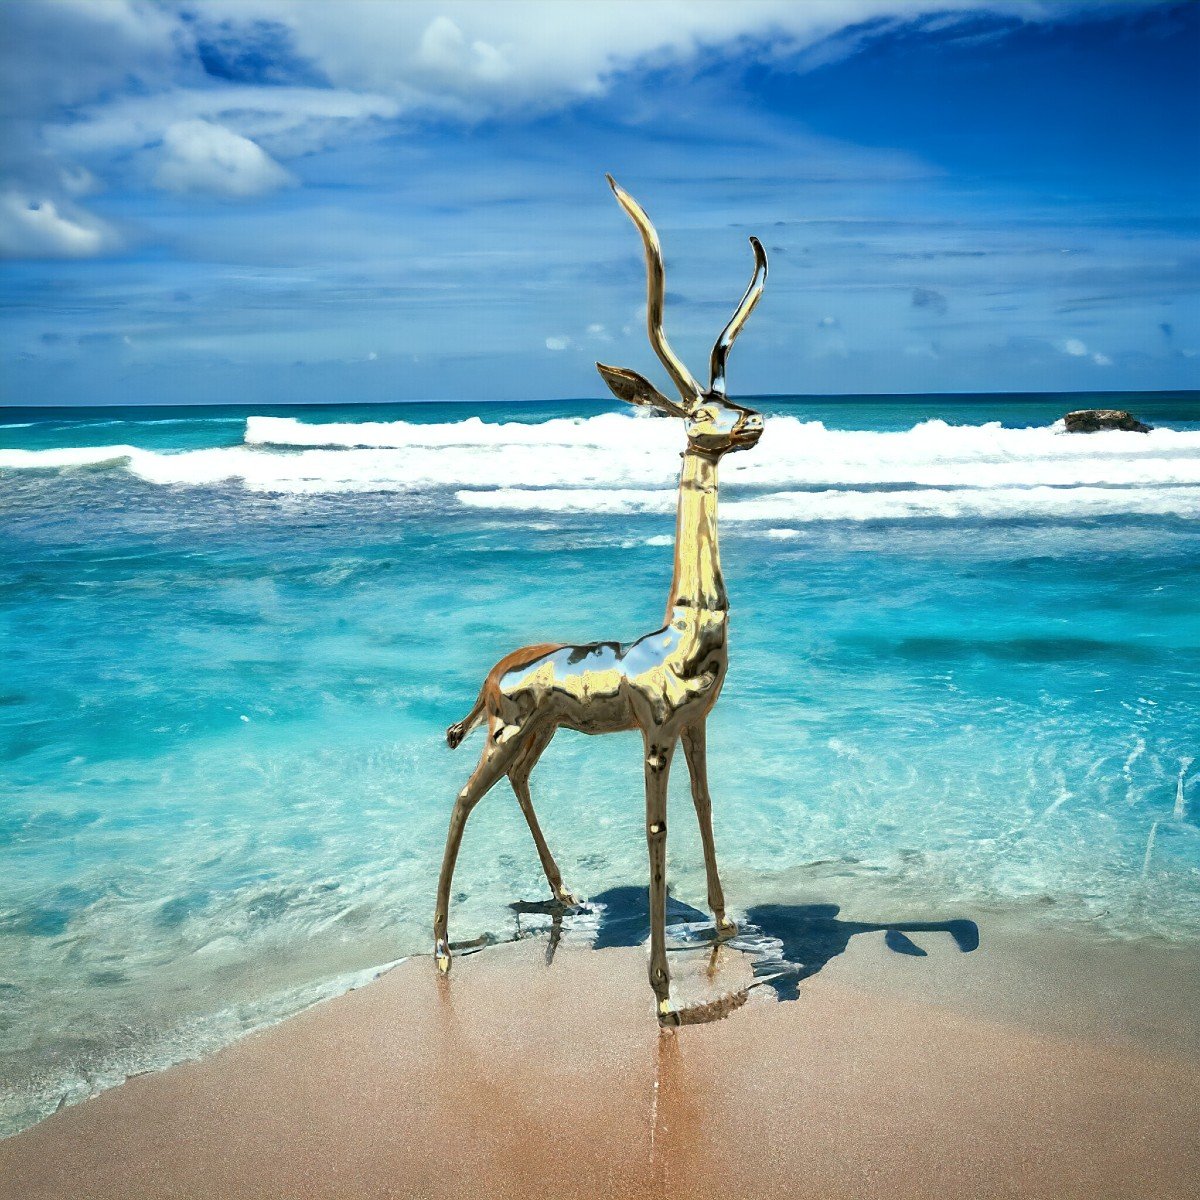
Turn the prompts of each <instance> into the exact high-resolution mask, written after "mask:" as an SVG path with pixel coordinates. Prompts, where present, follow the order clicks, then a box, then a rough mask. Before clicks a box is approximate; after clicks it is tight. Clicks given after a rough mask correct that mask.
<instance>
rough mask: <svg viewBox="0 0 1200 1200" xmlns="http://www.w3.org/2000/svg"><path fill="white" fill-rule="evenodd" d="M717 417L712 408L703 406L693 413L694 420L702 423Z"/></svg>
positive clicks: (705, 423)
mask: <svg viewBox="0 0 1200 1200" xmlns="http://www.w3.org/2000/svg"><path fill="white" fill-rule="evenodd" d="M716 419H717V414H716V413H715V412H713V410H712V409H711V408H702V409H699V410H698V411H697V412H694V413H692V420H693V421H697V422H699V423H700V424H702V425H707V424H708V422H709V421H715V420H716Z"/></svg>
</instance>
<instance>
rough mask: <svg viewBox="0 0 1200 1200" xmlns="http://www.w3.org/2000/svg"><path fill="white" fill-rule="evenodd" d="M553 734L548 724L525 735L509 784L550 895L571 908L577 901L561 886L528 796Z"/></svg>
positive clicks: (531, 801)
mask: <svg viewBox="0 0 1200 1200" xmlns="http://www.w3.org/2000/svg"><path fill="white" fill-rule="evenodd" d="M554 733H555V726H553V725H548V726H546V727H545V728H544V729H540V730H536V731H535V732H533V733H531V734H528V735H527V736H526V738H525V741H524V742H523V743H522V745H521V749H520V750H518V751H517V758H516V761H515V762H514V763H513V765H512V766H511V767H510V768H509V770H508V781H509V783H511V784H512V790H513V792H514V794H515V795H516V797H517V803H518V804H519V805H520V806H521V812H523V813H524V814H525V820H526V822H527V823H528V825H529V832H530V833H531V834H533V843H534V845H535V846H537V852H538V858H540V859H541V860H542V870H543V871H545V872H546V881H547V882H548V883H549V884H550V891H551V892H553V894H554V898H555V899H556V900H561V901H562V903H563V904H569V905H574V904H577V903H578V901H577V900H576V899H575V897H574V896H573V895H572V894H571V892H570V891H569V890H568V889H567V887H566V885H565V884H564V883H563V877H562V872H561V871H560V870H559V869H558V863H556V862H555V861H554V855H553V854H551V853H550V847H549V846H547V845H546V839H545V838H544V837H543V836H542V827H541V826H540V825H539V824H538V819H537V814H536V813H535V812H534V811H533V800H532V799H531V798H530V795H529V776H530V774H531V772H532V771H533V768H534V767H535V766H536V764H537V760H538V759H539V758H541V756H542V753H543V751H544V750H545V749H546V747H547V746H548V745H550V741H551V739H552V738H553V737H554Z"/></svg>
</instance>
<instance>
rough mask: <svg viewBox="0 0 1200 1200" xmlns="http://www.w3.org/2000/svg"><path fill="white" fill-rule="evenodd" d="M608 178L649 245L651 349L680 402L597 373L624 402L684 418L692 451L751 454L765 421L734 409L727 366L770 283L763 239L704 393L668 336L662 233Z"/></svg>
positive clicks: (635, 378)
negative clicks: (736, 341)
mask: <svg viewBox="0 0 1200 1200" xmlns="http://www.w3.org/2000/svg"><path fill="white" fill-rule="evenodd" d="M606 178H607V179H608V182H609V185H610V186H611V187H612V190H613V194H614V195H615V196H616V197H617V200H618V201H619V202H620V204H621V207H622V208H623V209H624V210H625V211H626V212H627V213H628V214H629V215H630V217H631V218H632V219H633V223H634V224H635V225H636V226H637V227H638V231H639V232H640V233H641V235H642V241H643V242H644V243H645V246H646V328H647V330H648V332H649V334H650V345H651V346H652V347H653V348H654V352H655V354H657V355H658V358H659V361H660V362H661V363H662V365H663V366H664V367H666V369H667V373H668V374H669V375H670V376H671V379H672V381H673V382H674V384H675V386H676V388H678V390H679V400H677V401H676V400H670V399H668V398H667V397H666V396H664V395H663V394H662V393H661V392H660V391H659V390H658V389H657V388H656V387H655V386H654V385H653V384H652V383H650V382H649V380H647V379H644V378H643V377H642V376H641V375H639V374H638V373H637V372H636V371H629V370H626V369H625V368H624V367H607V366H605V365H604V364H603V363H597V364H596V368H597V369H598V370H599V372H600V374H601V376H602V377H603V378H604V382H605V383H607V384H608V386H609V387H610V388H611V389H612V391H613V394H614V395H615V396H616V397H617V398H618V399H620V400H627V401H628V402H629V403H630V404H639V405H641V406H642V407H644V408H655V409H657V410H658V411H659V412H661V413H665V414H666V415H667V416H671V417H680V418H682V419H683V421H684V423H685V427H686V429H687V437H688V444H689V445H690V446H691V447H692V449H694V450H697V451H699V452H701V453H703V454H708V455H711V456H713V457H716V458H719V457H720V456H721V455H722V454H727V453H728V452H729V451H730V450H748V449H749V448H750V447H751V446H753V445H754V444H755V442H757V441H758V439H759V437H761V436H762V431H763V419H762V416H761V415H760V414H759V413H756V412H755V411H754V410H753V409H752V408H747V407H746V406H745V405H742V404H734V403H733V401H732V400H730V399H728V398H727V397H726V395H725V362H726V359H727V358H728V356H729V349H730V347H731V346H732V345H733V342H734V339H735V338H736V337H737V335H738V334H739V333H740V332H741V329H742V326H743V325H744V324H745V323H746V318H747V317H748V316H749V315H750V313H751V311H752V310H753V308H754V306H755V305H756V304H757V303H758V299H759V297H760V296H761V295H762V291H763V284H764V283H766V280H767V255H766V252H765V251H764V250H763V248H762V243H761V242H760V241H759V240H758V238H754V237H752V238H751V239H750V245H751V246H752V247H753V249H754V275H753V276H752V278H751V280H750V286H749V287H748V288H747V289H746V294H745V295H744V296H743V297H742V302H741V304H739V305H738V307H737V311H736V312H735V313H734V314H733V316H732V317H731V318H730V320H729V324H728V325H726V326H725V328H724V329H723V330H722V331H721V336H720V337H718V338H717V341H716V344H715V345H714V346H713V349H712V358H711V372H710V375H709V383H708V388H707V389H705V388H702V387H701V386H700V385H699V384H698V383H697V382H696V380H695V379H694V378H693V377H692V375H691V373H690V372H689V371H688V369H687V367H685V366H684V365H683V363H682V362H680V360H679V359H678V358H676V357H675V353H674V351H673V350H672V349H671V347H670V346H669V345H667V338H666V335H665V334H664V333H663V327H662V319H663V299H664V296H665V293H666V279H665V276H664V274H663V261H662V250H661V249H660V247H659V244H658V234H657V233H656V232H655V231H654V226H653V225H651V224H650V218H649V217H647V216H646V213H645V211H644V210H643V209H642V207H641V205H640V204H638V202H637V201H636V200H635V199H634V198H633V197H632V196H631V195H629V193H628V192H626V191H625V190H624V189H622V188H620V187H618V186H617V184H616V183H615V182H614V181H613V178H612V176H611V175H609V176H606Z"/></svg>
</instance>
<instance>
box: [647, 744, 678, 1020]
mask: <svg viewBox="0 0 1200 1200" xmlns="http://www.w3.org/2000/svg"><path fill="white" fill-rule="evenodd" d="M675 738H676V735H675V734H674V733H672V734H670V735H669V736H668V735H667V734H666V733H664V731H663V730H661V729H655V728H651V729H647V730H645V731H644V732H643V734H642V739H643V745H644V748H645V755H646V760H645V769H646V847H647V850H648V851H649V856H650V986H651V987H652V988H653V989H654V995H655V997H656V998H657V1000H658V1020H659V1024H661V1025H678V1024H679V1019H678V1016H677V1015H676V1013H675V1012H674V1010H673V1009H672V1008H671V973H670V971H669V970H668V968H667V930H666V925H667V779H668V777H669V776H670V773H671V758H672V756H673V755H674V753H675Z"/></svg>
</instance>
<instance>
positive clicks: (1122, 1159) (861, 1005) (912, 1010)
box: [0, 924, 1200, 1200]
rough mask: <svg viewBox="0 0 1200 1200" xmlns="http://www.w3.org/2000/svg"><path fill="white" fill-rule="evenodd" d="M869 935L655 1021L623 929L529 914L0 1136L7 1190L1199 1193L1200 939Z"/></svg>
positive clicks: (740, 977) (641, 962)
mask: <svg viewBox="0 0 1200 1200" xmlns="http://www.w3.org/2000/svg"><path fill="white" fill-rule="evenodd" d="M886 937H887V934H886V932H884V931H882V930H880V931H877V932H863V933H862V934H861V935H860V936H854V937H853V938H852V939H850V940H849V941H848V943H847V945H846V947H845V949H844V950H843V951H842V952H841V953H840V954H838V955H837V956H836V957H834V958H832V959H831V960H830V961H829V962H828V965H826V966H825V968H824V969H823V970H822V971H820V973H819V974H816V975H813V976H811V977H810V978H807V979H804V980H803V981H802V982H801V983H800V985H799V987H798V995H799V999H798V1000H797V1001H795V1002H790V1003H777V1002H775V1000H774V996H773V993H772V991H771V989H769V988H767V987H758V988H756V989H754V990H753V991H752V992H751V996H750V1000H749V1002H748V1003H747V1005H746V1006H745V1007H744V1008H743V1009H741V1010H740V1011H739V1012H737V1013H735V1014H734V1015H733V1016H732V1017H731V1018H729V1019H728V1020H725V1021H721V1022H718V1023H715V1024H711V1025H704V1026H697V1027H689V1028H686V1029H683V1030H680V1031H678V1032H670V1033H662V1034H660V1033H659V1031H658V1029H657V1027H656V1026H655V1024H654V1022H653V1018H652V1015H651V1007H650V1001H649V990H648V988H647V987H646V975H645V972H646V962H645V952H644V950H643V949H642V948H640V947H630V946H620V945H616V946H611V947H609V948H606V949H603V950H600V951H593V950H591V949H588V948H586V947H584V946H582V945H580V944H579V942H578V940H576V939H574V938H572V937H570V936H567V937H564V938H563V939H562V941H561V943H560V944H559V945H558V946H557V949H556V952H555V954H554V955H553V956H552V962H551V963H550V964H549V965H547V961H546V960H547V942H546V940H545V938H543V937H536V938H531V939H527V940H524V941H521V942H518V943H516V944H513V945H502V946H498V947H494V948H492V949H489V950H488V951H487V952H485V953H480V954H475V955H470V956H467V957H463V958H460V959H459V960H458V961H457V962H456V964H455V968H454V972H453V974H452V976H451V977H450V979H448V980H441V979H439V978H438V977H437V976H436V974H435V972H434V971H433V969H432V966H431V964H430V963H429V962H428V961H426V960H424V959H422V960H413V961H409V962H406V963H404V964H402V965H401V966H399V967H398V968H396V969H395V970H394V971H392V972H390V973H389V974H388V975H386V976H384V977H383V978H381V979H380V980H378V981H377V982H375V983H373V984H371V985H370V986H368V987H366V988H363V989H361V990H359V991H356V992H353V993H350V994H347V995H345V996H342V997H340V998H338V999H336V1000H332V1001H329V1002H327V1003H325V1004H321V1005H319V1006H317V1007H315V1008H312V1009H310V1010H308V1011H307V1012H305V1013H302V1014H300V1015H299V1016H296V1017H294V1018H292V1019H290V1020H288V1021H285V1022H283V1023H282V1024H280V1025H278V1026H276V1027H275V1028H273V1029H270V1030H267V1031H264V1032H262V1033H259V1034H255V1035H253V1036H251V1037H248V1038H246V1039H244V1040H243V1041H241V1042H239V1043H237V1044H235V1045H233V1046H231V1047H229V1048H228V1049H226V1050H224V1051H222V1052H221V1053H219V1054H217V1055H215V1056H213V1057H212V1058H210V1059H207V1060H204V1061H202V1062H197V1063H190V1064H186V1065H183V1066H179V1067H175V1068H172V1069H171V1070H169V1071H165V1072H162V1073H160V1074H156V1075H149V1076H143V1077H140V1078H137V1079H134V1080H131V1081H130V1082H128V1083H127V1084H125V1085H124V1086H122V1087H120V1088H116V1089H114V1090H112V1091H109V1092H106V1093H104V1094H102V1095H100V1096H99V1097H97V1098H96V1099H94V1100H91V1101H89V1102H87V1103H86V1104H83V1105H79V1106H77V1107H75V1108H71V1109H67V1110H64V1111H62V1112H60V1113H59V1114H57V1115H55V1116H54V1117H51V1118H50V1119H48V1120H46V1121H44V1122H42V1123H41V1124H40V1125H38V1126H36V1127H35V1128H33V1129H31V1130H28V1131H26V1132H25V1133H23V1134H21V1135H19V1136H17V1137H15V1138H12V1139H10V1140H9V1141H7V1142H4V1143H2V1144H0V1194H2V1195H3V1196H5V1197H6V1198H7V1197H10V1196H11V1197H13V1198H14V1200H15V1198H16V1197H31V1198H32V1197H49V1196H78V1197H117V1196H120V1197H137V1196H155V1197H157V1196H164V1197H165V1196H174V1197H180V1196H183V1197H191V1196H196V1197H199V1196H205V1197H213V1196H222V1197H267V1196H272V1197H285V1196H287V1197H291V1196H329V1197H334V1196H348V1195H365V1196H393V1197H442V1196H454V1197H459V1196H463V1197H465V1196H470V1197H521V1198H522V1200H527V1198H528V1197H529V1196H530V1195H537V1196H539V1197H548V1198H551V1200H553V1198H557V1197H602V1196H614V1197H651V1196H654V1197H717V1196H731V1195H746V1194H749V1193H752V1192H753V1193H756V1194H757V1193H765V1194H771V1195H775V1196H783V1197H792V1196H795V1197H810V1196H811V1197H823V1198H828V1197H857V1198H861V1197H870V1196H881V1197H882V1196H887V1197H926V1196H928V1197H934V1196H937V1197H959V1196H960V1197H979V1196H998V1195H1013V1196H1018V1195H1019V1196H1022V1197H1031V1196H1045V1197H1075V1196H1079V1197H1083V1196H1087V1197H1097V1196H1112V1197H1117V1196H1120V1197H1135V1196H1147V1197H1150V1196H1154V1197H1172V1196H1179V1197H1183V1196H1190V1195H1194V1194H1195V1191H1196V1184H1197V1181H1200V1150H1198V1149H1197V1146H1196V1144H1195V1140H1194V1138H1193V1137H1192V1136H1191V1133H1192V1131H1193V1130H1194V1128H1195V1124H1196V1121H1197V1118H1200V1089H1198V1088H1197V1083H1198V1082H1200V1055H1198V1054H1197V1052H1196V1044H1195V1040H1194V1037H1192V1036H1191V1033H1194V1012H1195V1008H1194V1005H1193V1004H1192V1000H1194V997H1195V979H1194V976H1192V975H1191V974H1190V971H1191V968H1192V967H1194V965H1195V959H1194V956H1189V955H1188V954H1186V953H1180V954H1178V955H1175V956H1174V957H1172V956H1171V955H1170V954H1168V955H1167V957H1166V959H1164V960H1163V961H1165V962H1167V963H1168V964H1169V965H1168V966H1167V967H1166V968H1165V970H1166V972H1167V975H1166V977H1164V973H1163V971H1164V968H1163V966H1162V963H1161V962H1160V963H1159V968H1158V971H1157V974H1156V975H1154V976H1147V979H1141V978H1139V977H1137V975H1136V974H1135V973H1134V972H1132V971H1131V970H1130V969H1129V963H1130V960H1129V958H1128V953H1127V951H1125V950H1122V948H1121V947H1119V946H1114V947H1111V952H1112V955H1113V958H1112V959H1111V961H1112V962H1113V963H1114V964H1116V965H1117V966H1118V968H1119V969H1118V970H1116V971H1115V972H1114V973H1112V974H1111V975H1109V974H1107V973H1106V969H1105V965H1104V963H1105V961H1107V960H1104V958H1103V956H1104V954H1105V953H1107V952H1108V951H1105V950H1097V951H1095V954H1092V957H1091V959H1089V960H1088V961H1086V962H1083V961H1081V962H1075V963H1069V962H1063V961H1061V960H1060V959H1059V958H1056V957H1055V955H1054V954H1044V956H1043V957H1042V958H1041V961H1040V965H1039V951H1044V950H1045V949H1046V947H1044V946H1043V947H1040V948H1039V947H1037V946H1033V947H1027V948H1026V949H1027V952H1026V953H1024V954H1022V953H1018V952H1017V949H1016V947H1017V945H1018V942H1017V941H1016V940H1015V939H1014V938H1012V937H1011V936H1008V935H1007V934H1006V933H1005V932H1004V931H1003V930H1001V931H1000V933H999V935H998V936H997V937H996V938H990V937H989V930H988V927H987V925H986V924H985V926H984V929H983V938H982V943H981V945H980V948H979V949H978V950H977V951H976V952H974V953H970V954H964V953H962V951H961V950H960V949H959V948H958V947H956V946H955V945H954V944H953V942H952V940H951V939H950V938H945V937H940V936H929V935H924V934H919V935H917V934H915V935H914V937H915V938H916V940H917V941H918V942H919V943H920V948H921V949H924V950H925V951H926V956H925V957H915V956H911V955H901V954H894V953H891V952H890V951H889V950H888V949H887V948H886V946H885V938H886ZM1051 945H1052V948H1053V944H1051ZM1089 953H1091V952H1089ZM1096 955H1099V956H1100V959H1099V960H1096ZM711 959H712V956H711V955H710V953H709V952H708V951H705V950H699V951H686V952H682V953H677V954H674V955H673V956H672V968H673V970H674V971H675V973H676V976H677V978H678V980H679V983H678V991H679V994H680V995H681V998H693V997H696V998H700V997H703V996H706V995H713V994H720V993H722V992H725V991H730V990H734V989H736V988H739V987H742V986H745V984H746V983H747V982H749V981H750V980H751V979H752V970H753V960H752V958H751V957H750V956H749V955H747V954H743V953H739V952H738V951H737V950H735V949H730V948H728V947H726V948H723V949H721V950H720V951H718V953H717V955H716V956H715V963H711ZM710 963H711V968H710ZM1170 964H1174V965H1170ZM1039 972H1040V974H1041V975H1042V976H1043V977H1044V978H1045V979H1046V981H1047V982H1046V986H1045V987H1043V988H1040V989H1039V988H1038V985H1037V977H1038V974H1039ZM1172 974H1174V975H1175V976H1177V977H1174V978H1172V977H1171V976H1172ZM1104 978H1110V979H1111V980H1112V981H1113V982H1112V989H1111V995H1100V996H1099V997H1098V999H1099V1005H1098V1008H1099V1010H1100V1011H1099V1013H1097V1012H1091V1013H1089V1014H1085V1016H1084V1017H1083V1019H1081V1020H1080V1021H1078V1022H1074V1023H1072V1022H1071V1021H1070V1014H1069V1013H1066V1012H1063V1011H1058V1013H1057V1016H1055V1015H1054V1014H1053V1013H1039V1014H1035V1013H1034V1007H1035V1006H1036V1005H1037V999H1036V997H1037V995H1038V994H1039V992H1040V994H1041V997H1042V999H1043V1004H1042V1007H1044V1008H1047V1009H1056V1010H1062V1009H1064V1007H1068V1006H1069V1001H1070V996H1071V995H1072V994H1073V989H1072V987H1071V986H1070V982H1069V981H1070V980H1072V979H1073V980H1074V981H1075V984H1076V987H1075V989H1074V991H1078V990H1080V989H1081V988H1083V989H1086V988H1088V987H1089V986H1091V990H1092V991H1095V990H1096V988H1095V986H1092V985H1093V982H1094V981H1095V980H1099V979H1104ZM1188 978H1191V979H1192V984H1191V985H1190V986H1191V989H1192V990H1191V992H1190V998H1189V995H1187V994H1183V995H1180V993H1187V988H1188V984H1187V979H1188ZM1010 979H1011V980H1012V981H1013V983H1012V985H1011V987H1009V986H1008V985H1006V983H1005V981H1006V980H1010ZM1147 980H1151V982H1149V983H1148V982H1147ZM1006 987H1007V991H1008V994H1007V996H1002V997H998V999H997V1002H996V1003H995V1004H994V1005H993V1004H992V1003H991V1001H990V1000H989V997H990V996H992V995H993V994H997V993H1003V992H1004V991H1005V990H1006ZM1168 990H1170V991H1172V992H1174V993H1176V996H1175V998H1174V999H1173V998H1171V997H1168V996H1165V995H1160V992H1161V993H1165V992H1166V991H1168ZM931 997H932V998H933V999H931ZM1138 1008H1140V1009H1141V1010H1142V1014H1143V1015H1142V1018H1141V1024H1140V1025H1139V1023H1138V1019H1137V1018H1136V1017H1135V1016H1134V1015H1133V1013H1132V1012H1131V1011H1130V1010H1133V1009H1138ZM989 1009H991V1010H992V1011H990V1012H989V1011H988V1010H989ZM1110 1010H1111V1011H1112V1021H1111V1023H1110V1025H1109V1026H1108V1028H1107V1029H1105V1028H1102V1027H1101V1025H1099V1024H1097V1022H1101V1021H1102V1020H1103V1013H1104V1012H1106V1011H1110ZM1025 1011H1028V1012H1029V1013H1030V1015H1031V1017H1034V1016H1035V1015H1036V1019H1031V1020H1029V1021H1023V1020H1020V1019H1019V1018H1020V1016H1021V1015H1022V1013H1023V1012H1025ZM998 1018H999V1019H998ZM1189 1020H1190V1021H1191V1022H1192V1025H1191V1026H1190V1027H1189V1026H1187V1023H1188V1021H1189ZM1056 1023H1057V1025H1058V1026H1059V1027H1058V1028H1057V1029H1056V1028H1054V1026H1055V1024H1056ZM1189 1029H1190V1030H1191V1033H1190V1032H1189ZM1068 1030H1069V1032H1068ZM1143 1033H1144V1034H1146V1036H1145V1037H1143V1036H1141V1035H1142V1034H1143ZM1151 1046H1152V1047H1153V1048H1150V1047H1151Z"/></svg>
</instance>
